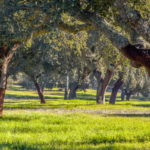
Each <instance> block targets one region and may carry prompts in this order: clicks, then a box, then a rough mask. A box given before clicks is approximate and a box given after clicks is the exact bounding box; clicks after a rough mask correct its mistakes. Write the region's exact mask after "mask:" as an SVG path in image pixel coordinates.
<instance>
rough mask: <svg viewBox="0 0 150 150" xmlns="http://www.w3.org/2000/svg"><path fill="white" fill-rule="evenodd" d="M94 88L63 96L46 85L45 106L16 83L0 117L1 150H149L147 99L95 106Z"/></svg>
mask: <svg viewBox="0 0 150 150" xmlns="http://www.w3.org/2000/svg"><path fill="white" fill-rule="evenodd" d="M95 93H96V92H95V90H87V92H86V93H84V92H83V91H79V92H78V97H77V99H75V100H63V91H59V90H58V89H53V90H50V89H46V91H45V93H44V95H45V98H46V101H47V103H46V104H40V102H39V99H38V96H37V93H36V92H35V91H33V90H27V89H24V88H21V87H20V86H14V85H13V87H10V88H9V89H8V90H7V93H6V99H5V105H4V106H5V110H4V115H3V117H2V118H0V150H1V149H2V150H150V101H149V99H148V98H147V99H145V100H143V99H141V100H140V99H132V100H131V101H120V95H119V94H118V98H117V102H116V105H109V104H108V100H109V95H110V93H107V94H106V100H107V101H106V104H105V105H96V104H95Z"/></svg>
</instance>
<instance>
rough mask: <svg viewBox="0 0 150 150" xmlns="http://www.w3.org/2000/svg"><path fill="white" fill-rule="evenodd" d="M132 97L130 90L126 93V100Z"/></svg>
mask: <svg viewBox="0 0 150 150" xmlns="http://www.w3.org/2000/svg"><path fill="white" fill-rule="evenodd" d="M130 98H131V92H129V93H127V94H126V100H127V101H129V100H130Z"/></svg>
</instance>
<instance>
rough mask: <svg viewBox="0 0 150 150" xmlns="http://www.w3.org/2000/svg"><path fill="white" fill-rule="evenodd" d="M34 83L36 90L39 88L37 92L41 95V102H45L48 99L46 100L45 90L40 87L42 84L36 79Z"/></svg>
mask: <svg viewBox="0 0 150 150" xmlns="http://www.w3.org/2000/svg"><path fill="white" fill-rule="evenodd" d="M34 85H35V87H36V90H37V93H38V95H39V99H40V102H41V104H45V103H46V101H45V98H44V95H43V92H42V90H41V88H40V86H39V84H38V82H37V81H35V80H34Z"/></svg>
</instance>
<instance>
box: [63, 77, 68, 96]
mask: <svg viewBox="0 0 150 150" xmlns="http://www.w3.org/2000/svg"><path fill="white" fill-rule="evenodd" d="M68 90H69V76H68V75H67V77H66V86H65V92H64V99H68Z"/></svg>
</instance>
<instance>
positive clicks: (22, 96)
mask: <svg viewBox="0 0 150 150" xmlns="http://www.w3.org/2000/svg"><path fill="white" fill-rule="evenodd" d="M5 98H6V99H30V100H31V99H34V100H35V99H39V97H38V96H26V95H15V94H7V95H6V96H5ZM45 99H55V100H57V99H60V97H57V96H56V97H55V96H45Z"/></svg>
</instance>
